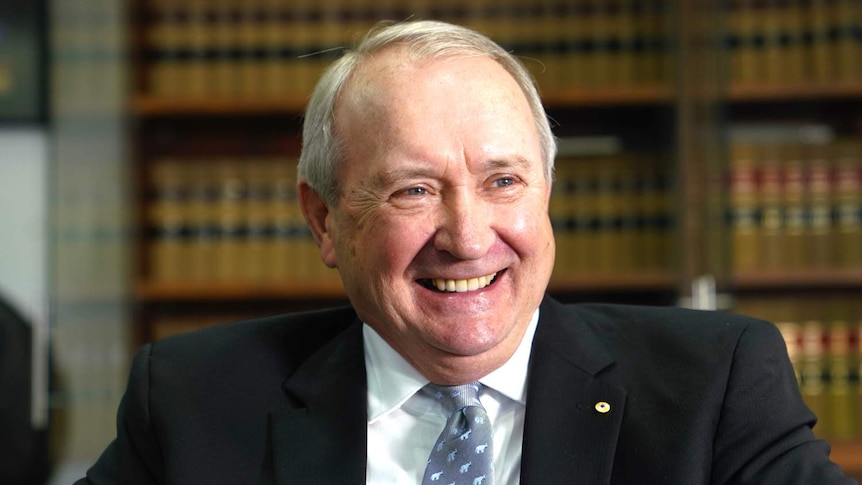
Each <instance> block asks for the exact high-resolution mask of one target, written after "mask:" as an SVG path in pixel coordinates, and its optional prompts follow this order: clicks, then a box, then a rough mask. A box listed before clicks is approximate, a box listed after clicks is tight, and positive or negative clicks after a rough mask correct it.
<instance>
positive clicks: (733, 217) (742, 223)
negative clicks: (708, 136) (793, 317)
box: [729, 141, 760, 272]
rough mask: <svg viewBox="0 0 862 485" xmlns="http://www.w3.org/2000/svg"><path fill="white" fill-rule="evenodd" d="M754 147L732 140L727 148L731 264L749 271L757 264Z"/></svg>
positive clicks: (758, 229) (757, 224) (758, 251)
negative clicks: (728, 159) (728, 151)
mask: <svg viewBox="0 0 862 485" xmlns="http://www.w3.org/2000/svg"><path fill="white" fill-rule="evenodd" d="M756 157H757V148H756V147H755V146H754V145H753V144H751V143H746V142H742V141H737V142H734V143H733V145H731V152H730V178H729V183H730V187H729V188H730V197H729V198H730V218H729V219H730V238H731V255H732V268H733V270H734V271H735V272H746V271H752V270H755V269H756V268H758V267H759V265H760V241H759V238H760V224H759V217H758V201H757V196H758V189H757V175H756Z"/></svg>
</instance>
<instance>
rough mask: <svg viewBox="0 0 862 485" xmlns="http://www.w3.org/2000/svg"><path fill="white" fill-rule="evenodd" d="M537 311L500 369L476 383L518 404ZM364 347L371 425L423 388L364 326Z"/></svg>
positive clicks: (523, 399)
mask: <svg viewBox="0 0 862 485" xmlns="http://www.w3.org/2000/svg"><path fill="white" fill-rule="evenodd" d="M538 321H539V310H538V309H536V311H535V312H533V316H532V317H531V318H530V323H529V325H528V326H527V330H526V332H525V333H524V338H522V339H521V343H520V344H519V345H518V348H517V349H516V350H515V352H514V353H513V354H512V357H510V358H509V360H507V361H506V362H505V363H504V364H503V365H502V366H500V367H499V368H498V369H496V370H494V371H493V372H491V373H490V374H488V375H487V376H485V377H483V378H482V379H479V381H480V382H481V383H482V384H484V385H485V386H487V387H490V388H492V389H494V390H496V391H498V392H499V393H501V394H503V395H504V396H506V397H507V398H509V399H512V400H514V401H517V402H519V403H521V404H526V402H527V369H528V366H529V361H530V349H531V347H532V343H533V336H534V335H535V333H536V326H537V324H538ZM362 336H363V340H364V347H365V369H366V372H367V376H368V377H367V379H368V421H369V423H370V422H373V421H376V420H377V419H379V418H380V417H382V416H384V415H386V414H387V413H389V412H391V411H392V410H394V409H397V408H399V407H401V406H402V405H403V404H404V403H405V402H406V401H407V400H409V399H410V398H411V397H412V396H413V395H414V394H416V392H417V391H418V390H420V389H422V388H423V387H425V385H426V384H428V379H426V378H425V377H424V376H423V375H422V374H420V373H419V371H417V370H416V369H414V368H413V366H411V365H410V364H409V363H407V361H406V360H404V358H403V357H401V355H400V354H399V353H398V352H396V351H395V350H394V349H392V347H390V346H389V344H388V343H386V341H385V340H383V338H382V337H381V336H380V335H379V334H378V333H377V332H376V331H375V330H374V329H373V328H371V327H370V326H369V325H368V324H363V326H362Z"/></svg>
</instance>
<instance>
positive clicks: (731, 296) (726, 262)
mask: <svg viewBox="0 0 862 485" xmlns="http://www.w3.org/2000/svg"><path fill="white" fill-rule="evenodd" d="M13 3H14V5H13ZM407 18H436V19H442V20H449V21H453V22H456V23H460V24H465V25H469V26H472V27H475V28H477V29H479V30H480V31H482V32H484V33H486V34H488V35H489V36H491V37H492V38H494V39H495V40H497V41H498V42H500V43H501V44H502V45H504V46H505V47H506V48H507V49H509V50H511V51H512V52H513V53H514V54H516V55H517V56H519V57H520V58H521V59H522V60H523V61H524V63H525V64H526V65H527V67H528V68H529V69H530V70H531V71H532V72H533V74H534V75H535V77H536V79H537V82H538V84H539V86H540V89H541V92H542V96H543V98H544V101H545V104H546V107H547V110H548V113H549V115H550V116H551V117H552V119H553V126H554V129H555V132H556V135H557V136H558V137H559V139H560V154H559V157H558V160H557V163H556V182H555V186H554V190H553V193H552V199H551V207H550V212H551V218H552V221H553V224H554V228H555V233H556V237H557V246H558V254H557V265H556V269H555V272H554V275H553V279H552V282H551V288H550V291H551V293H552V294H554V295H555V296H556V297H558V298H560V299H562V300H565V301H572V302H574V301H613V302H631V303H643V304H651V305H681V306H688V307H694V308H703V309H710V310H716V311H734V312H741V313H747V314H751V315H755V316H758V317H761V318H765V319H768V320H770V321H772V322H774V323H775V324H776V325H778V326H779V328H780V329H781V331H782V333H783V334H784V336H785V338H786V342H787V346H788V351H789V354H790V356H791V359H792V360H793V362H794V365H795V367H796V370H797V377H798V379H799V383H800V388H801V390H802V393H803V396H804V398H805V399H806V401H807V402H808V403H809V405H810V406H811V407H812V409H814V410H815V412H816V413H817V414H818V416H819V423H818V425H817V427H816V428H815V432H816V434H817V435H818V436H820V437H822V438H825V439H827V440H829V441H830V442H831V443H832V444H833V455H832V456H833V459H834V460H836V461H838V462H839V463H841V464H842V465H843V466H844V467H845V470H846V471H847V472H848V473H850V474H853V475H854V476H857V477H858V476H862V384H860V368H862V357H860V354H862V342H860V340H862V339H860V334H862V298H860V296H862V0H722V1H719V0H697V1H696V0H676V1H662V0H435V1H433V2H432V1H430V0H410V1H396V0H352V1H350V2H348V1H346V0H315V1H311V0H127V1H122V0H74V1H71V0H32V1H24V0H22V1H19V2H2V3H0V325H2V327H0V482H2V483H4V484H17V483H22V484H23V483H26V484H41V483H58V484H59V483H70V482H72V481H73V480H74V479H75V478H77V477H80V476H82V475H83V473H84V472H85V470H86V468H87V467H88V466H89V465H90V464H91V463H93V461H95V460H96V459H97V457H98V456H99V454H100V453H101V451H102V450H103V449H104V447H105V446H106V445H107V444H108V443H109V442H110V440H111V439H112V438H113V436H114V434H115V429H114V419H115V413H116V407H117V404H118V402H119V399H120V397H121V395H122V393H123V390H124V385H125V378H126V373H127V370H128V364H129V362H130V360H131V356H132V355H133V353H134V352H135V350H136V349H137V348H139V347H140V346H141V345H142V344H144V343H146V342H150V341H154V340H157V339H160V338H164V337H167V336H169V335H172V334H176V333H180V332H186V331H190V330H194V329H196V328H201V327H203V326H208V325H217V324H219V323H222V322H227V321H231V320H236V319H239V318H246V317H250V316H256V315H262V314H271V313H276V312H284V311H293V310H297V309H305V308H312V307H319V306H326V305H333V304H340V303H344V302H345V299H344V296H343V292H342V289H341V286H340V283H339V281H338V278H337V275H336V274H335V273H334V272H333V271H331V270H328V269H326V268H325V267H324V266H323V265H322V264H321V263H320V262H319V259H318V257H317V254H316V250H315V247H314V244H313V242H312V241H311V239H310V236H309V234H308V233H307V230H306V229H305V227H304V225H303V221H302V218H301V215H300V214H299V212H298V208H297V206H296V200H295V199H296V193H295V189H294V186H295V165H296V159H297V156H298V151H299V146H300V138H299V130H300V127H301V120H302V110H303V108H304V105H305V102H306V99H307V97H308V95H309V93H310V90H311V88H312V86H313V84H314V82H315V80H316V78H317V77H318V75H319V74H320V72H321V70H322V69H323V67H324V66H326V65H327V64H328V63H330V62H331V61H332V60H333V59H335V58H336V57H337V56H338V55H339V54H340V53H341V51H342V50H343V48H344V47H345V46H349V45H351V44H352V43H353V42H355V41H356V40H357V39H358V38H359V37H360V36H361V35H362V33H363V32H364V31H366V30H367V29H368V28H369V27H370V26H372V25H373V24H375V23H376V22H377V21H379V20H383V19H393V20H402V19H407Z"/></svg>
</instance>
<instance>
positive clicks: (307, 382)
mask: <svg viewBox="0 0 862 485" xmlns="http://www.w3.org/2000/svg"><path fill="white" fill-rule="evenodd" d="M284 391H285V394H286V397H287V399H285V401H284V402H282V403H281V404H279V405H278V406H277V407H276V408H275V409H274V410H273V411H272V412H271V413H270V433H271V435H270V440H271V446H272V448H271V450H272V457H273V465H274V481H275V483H276V484H280V485H287V484H293V483H344V484H349V483H365V465H366V452H365V448H366V443H367V440H366V433H367V426H366V420H367V410H366V394H367V392H366V377H365V360H364V355H363V351H362V325H361V324H360V323H359V321H358V320H357V321H356V322H355V324H354V325H351V326H350V327H348V329H347V330H345V331H344V332H342V333H341V334H340V335H338V336H337V337H336V338H335V339H333V340H332V341H331V342H329V344H328V345H326V346H324V347H322V348H321V349H320V350H319V351H317V352H316V353H314V354H313V355H312V356H311V357H310V358H309V359H308V360H307V361H305V362H304V363H303V364H302V365H301V366H300V367H299V368H298V369H297V370H296V372H294V373H293V374H292V375H291V376H290V377H289V378H288V379H287V380H286V381H285V383H284ZM344 403H356V405H354V406H345V405H344ZM297 437H301V438H299V439H298V438H297Z"/></svg>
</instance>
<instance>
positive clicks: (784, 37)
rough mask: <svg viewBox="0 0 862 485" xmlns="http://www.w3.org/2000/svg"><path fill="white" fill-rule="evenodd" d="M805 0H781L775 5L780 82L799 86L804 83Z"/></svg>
mask: <svg viewBox="0 0 862 485" xmlns="http://www.w3.org/2000/svg"><path fill="white" fill-rule="evenodd" d="M805 1H807V0H783V1H780V2H779V4H778V5H777V7H776V10H777V12H778V15H779V21H778V25H779V42H780V45H781V60H780V62H781V73H780V79H779V80H778V82H779V83H781V84H786V85H791V86H801V85H803V84H804V83H805V77H806V72H805V71H806V67H805V55H806V45H805V28H804V24H805V10H804V7H803V6H804V3H805Z"/></svg>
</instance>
